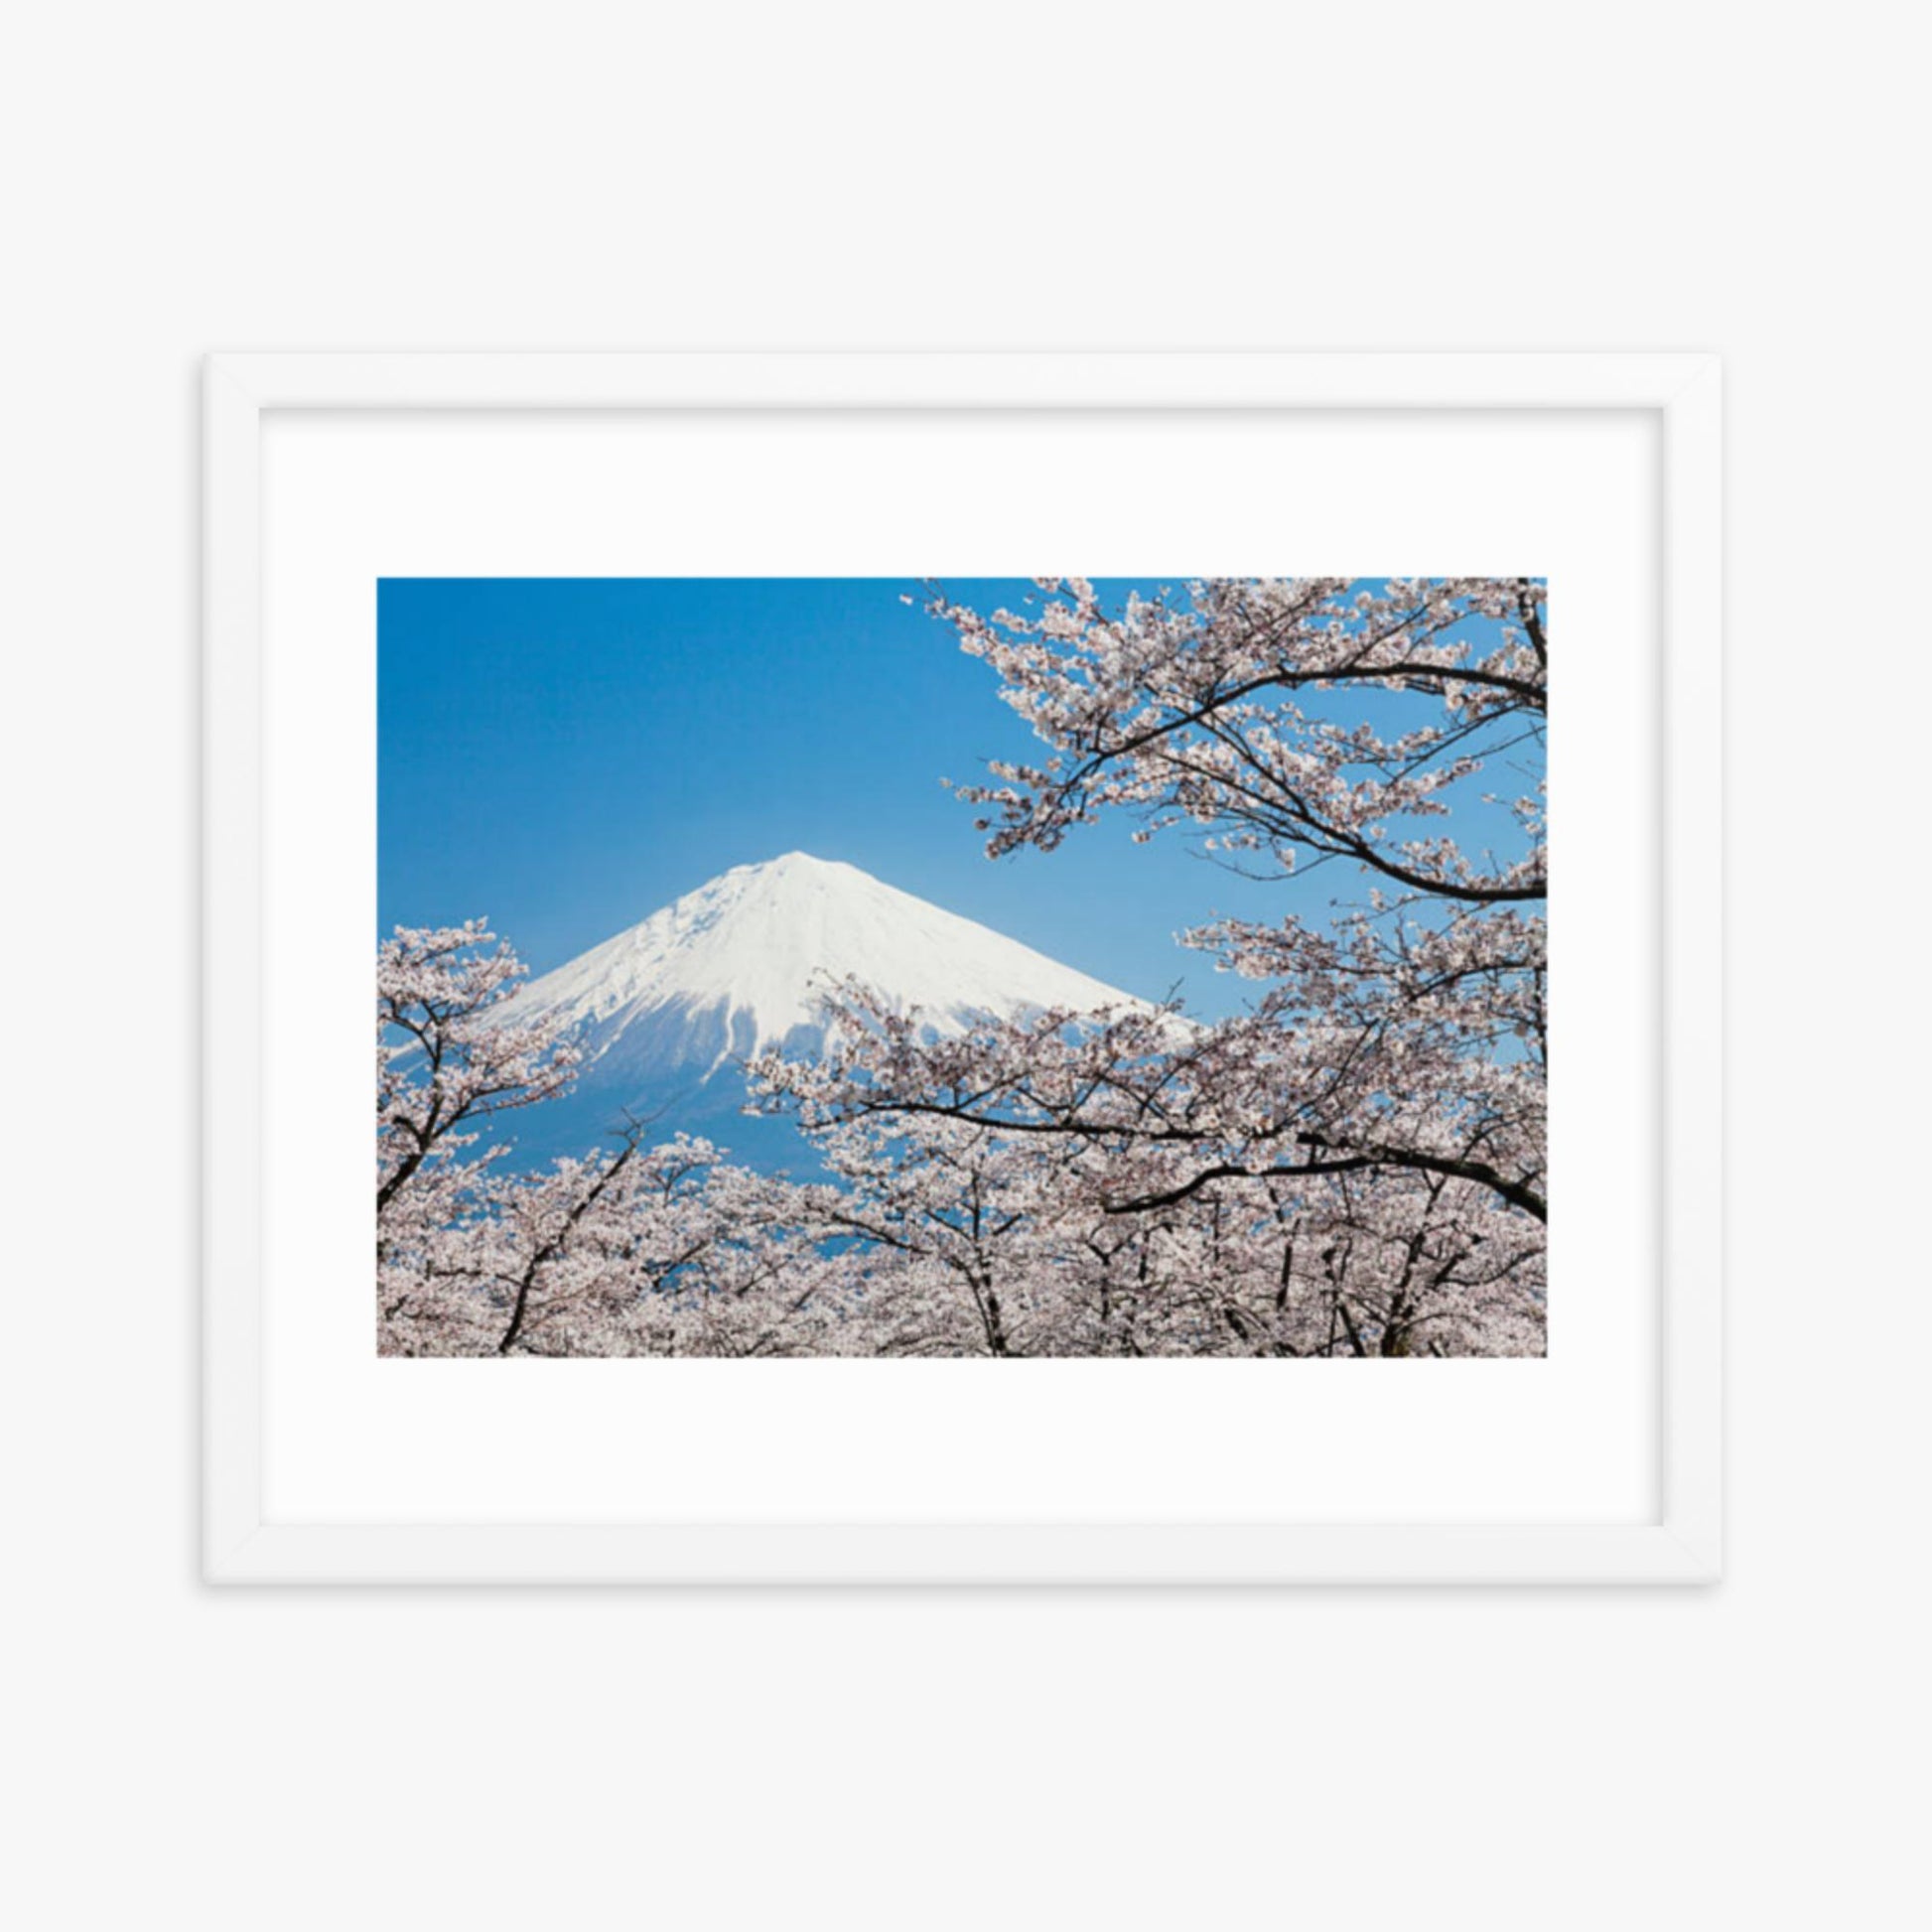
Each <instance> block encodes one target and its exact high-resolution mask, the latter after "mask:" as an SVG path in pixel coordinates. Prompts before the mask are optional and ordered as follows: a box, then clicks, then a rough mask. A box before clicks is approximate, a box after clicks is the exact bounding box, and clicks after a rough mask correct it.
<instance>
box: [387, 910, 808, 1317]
mask: <svg viewBox="0 0 1932 1932" xmlns="http://www.w3.org/2000/svg"><path fill="white" fill-rule="evenodd" d="M494 941H495V935H494V934H493V933H491V932H490V931H488V930H487V928H486V926H485V924H484V922H483V921H482V920H471V921H469V922H468V923H466V924H464V925H461V926H450V927H439V928H407V927H403V928H398V929H397V931H396V932H395V934H394V935H393V937H391V938H390V939H389V940H387V941H385V942H384V943H383V945H382V947H381V948H380V950H379V951H378V954H377V962H376V1287H377V1304H376V1308H377V1333H378V1347H379V1349H380V1350H381V1351H382V1352H384V1353H387V1354H406V1355H452V1354H454V1355H483V1354H497V1355H507V1354H517V1353H522V1354H593V1355H595V1354H633V1353H680V1352H701V1353H733V1354H753V1353H759V1352H770V1351H772V1350H774V1349H778V1348H780V1347H784V1348H794V1347H800V1346H803V1338H804V1336H805V1335H806V1334H807V1332H808V1331H809V1330H811V1329H812V1328H813V1327H814V1325H815V1324H819V1323H820V1320H821V1317H820V1307H821V1297H820V1293H819V1291H820V1288H821V1286H823V1285H824V1284H823V1283H822V1281H821V1277H822V1274H823V1270H822V1269H821V1268H820V1267H819V1265H818V1264H819V1257H818V1254H817V1251H816V1249H815V1247H814V1245H813V1244H814V1240H815V1238H816V1235H817V1232H818V1226H819V1224H818V1222H817V1221H816V1220H815V1219H814V1218H812V1216H811V1215H810V1213H809V1212H808V1211H807V1210H808V1208H809V1206H810V1202H811V1195H810V1193H809V1190H806V1189H801V1188H797V1187H794V1186H792V1185H791V1184H790V1183H787V1182H784V1181H780V1180H775V1179H766V1178H763V1177H761V1176H759V1175H755V1174H749V1173H744V1172H743V1171H741V1170H737V1169H733V1168H731V1167H729V1166H728V1165H726V1164H725V1163H724V1162H723V1161H722V1159H721V1157H720V1155H719V1152H718V1150H717V1149H716V1148H715V1147H713V1146H712V1145H711V1144H710V1143H709V1142H705V1141H697V1140H691V1139H688V1138H687V1137H685V1136H682V1135H680V1136H678V1137H677V1138H676V1139H674V1140H672V1141H670V1142H668V1143H665V1144H663V1145H659V1146H655V1147H651V1146H647V1145H645V1142H644V1128H643V1126H642V1125H641V1124H637V1123H633V1124H631V1125H630V1126H628V1127H627V1128H626V1129H625V1130H624V1131H622V1132H621V1134H619V1135H618V1136H617V1137H616V1141H615V1145H612V1146H609V1147H606V1148H604V1149H601V1150H594V1151H591V1152H589V1153H586V1154H585V1155H582V1156H579V1157H572V1158H569V1159H565V1160H560V1161H557V1162H555V1163H553V1164H552V1165H551V1166H550V1167H549V1168H547V1169H544V1170H542V1171H538V1172H534V1173H531V1172H515V1171H514V1159H513V1154H512V1151H511V1148H510V1147H509V1145H508V1144H507V1143H504V1142H502V1141H498V1142H497V1143H496V1144H495V1145H493V1146H491V1147H489V1148H487V1149H481V1150H480V1142H481V1140H482V1138H483V1127H484V1125H485V1123H488V1122H490V1121H491V1120H493V1119H494V1118H495V1117H496V1116H499V1115H502V1114H506V1113H508V1112H510V1111H512V1110H514V1109H518V1108H524V1107H530V1106H534V1105H537V1104H540V1103H541V1102H542V1101H544V1100H547V1099H550V1098H552V1097H554V1096H556V1095H558V1094H561V1093H563V1092H565V1091H567V1090H568V1088H569V1086H570V1084H571V1082H572V1080H573V1079H574V1078H575V1076H576V1070H577V1064H578V1054H577V1050H576V1048H575V1047H574V1046H573V1045H572V1044H571V1042H570V1040H569V1038H568V1037H567V1036H566V1035H565V1032H564V1030H563V1029H562V1027H561V1026H560V1025H559V1024H557V1023H555V1022H548V1021H545V1022H537V1023H526V1022H523V1021H521V1020H519V1019H518V1018H516V1017H515V1015H514V1014H513V1013H506V1012H505V1011H504V1010H503V1009H504V1005H505V1002H506V1001H507V1000H508V998H509V996H510V994H511V993H512V992H513V991H514V988H515V985H516V982H517V981H518V980H519V979H520V978H521V977H522V975H523V968H522V966H521V964H520V962H519V961H518V960H517V958H516V956H515V954H514V953H513V952H512V951H511V950H510V948H509V947H508V946H507V945H502V944H494ZM492 946H493V950H492Z"/></svg>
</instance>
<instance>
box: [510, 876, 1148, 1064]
mask: <svg viewBox="0 0 1932 1932" xmlns="http://www.w3.org/2000/svg"><path fill="white" fill-rule="evenodd" d="M847 975H851V976H853V977H856V978H858V979H861V980H864V981H865V982H866V983H867V984H868V985H870V986H873V987H875V988H877V989H878V990H879V991H880V992H881V993H883V994H885V995H886V996H887V997H888V998H889V999H891V1000H892V1002H893V1003H894V1005H895V1006H896V1007H897V1010H898V1011H900V1012H904V1011H906V1010H907V1009H909V1008H913V1007H916V1008H918V1009H919V1012H920V1016H921V1019H922V1020H923V1022H924V1023H925V1025H926V1026H927V1027H928V1028H929V1029H930V1030H931V1032H932V1033H933V1034H934V1035H938V1036H940V1037H946V1036H949V1035H955V1034H958V1033H961V1032H963V1031H964V1030H965V1028H966V1027H967V1026H968V1025H969V1024H970V1022H971V1020H972V1019H973V1017H974V1016H976V1015H980V1016H983V1015H986V1014H995V1015H1000V1016H1006V1015H1011V1014H1015V1013H1021V1012H1026V1011H1030V1010H1038V1009H1041V1008H1046V1007H1065V1008H1070V1009H1073V1010H1075V1011H1078V1012H1088V1011H1091V1010H1093V1009H1095V1008H1098V1007H1123V1006H1126V1007H1138V1006H1140V1005H1141V1004H1142V1003H1141V1002H1140V1001H1137V1000H1134V999H1133V998H1131V997H1130V996H1129V995H1128V994H1125V993H1122V992H1120V991H1119V990H1118V989H1116V988H1114V987H1111V986H1107V985H1104V984H1103V983H1102V982H1101V981H1099V980H1096V979H1090V978H1088V977H1087V975H1086V974H1084V973H1077V972H1075V971H1073V970H1072V968H1071V967H1067V966H1062V965H1060V964H1059V963H1058V962H1057V961H1055V960H1051V959H1048V958H1046V957H1045V956H1044V955H1043V954H1041V953H1036V952H1035V951H1034V950H1033V949H1032V947H1030V946H1023V945H1021V944H1020V943H1019V942H1018V941H1016V940H1013V939H1008V938H1005V937H1004V936H1002V935H1001V934H1000V933H997V932H993V931H990V930H989V929H988V928H987V927H985V926H983V925H977V924H975V923H974V922H973V921H972V920H971V919H962V918H960V917H958V916H957V915H956V914H954V913H951V912H946V911H942V910H941V909H940V908H939V907H938V906H936V905H933V904H930V903H928V902H927V901H926V900H925V899H921V898H915V897H912V895H911V894H910V893H901V892H898V891H897V890H896V889H895V888H893V887H891V886H887V885H883V884H881V882H880V881H878V880H877V879H874V878H873V877H872V876H871V875H870V874H868V873H864V872H861V871H860V870H859V869H858V867H856V866H849V865H844V864H842V863H839V862H838V861H835V860H826V859H813V858H810V857H808V856H807V855H806V854H804V853H802V852H791V853H787V854H786V855H785V856H784V857H783V858H781V859H772V860H770V861H768V862H766V863H765V864H763V865H757V866H737V867H734V868H733V869H732V870H731V871H730V872H728V873H725V874H723V875H722V876H721V877H719V878H717V879H714V880H712V881H711V882H710V883H709V884H708V885H705V886H700V887H699V888H698V890H697V891H696V892H694V893H687V894H686V895H685V896H684V897H682V898H680V899H678V900H676V901H675V902H674V903H673V904H670V905H667V906H665V907H664V908H663V909H662V910H661V911H658V912H654V913H652V914H651V916H650V917H649V918H647V919H646V920H644V921H643V923H642V924H641V925H635V926H632V927H631V928H630V929H629V930H628V931H627V932H620V933H619V934H618V935H617V936H616V937H615V938H612V939H607V940H606V941H605V942H604V943H603V944H602V945H601V946H594V947H593V948H592V949H591V950H590V951H589V952H587V953H584V954H582V955H580V956H579V957H578V958H576V959H574V960H572V961H571V962H570V963H569V964H568V965H566V966H560V967H558V968H557V970H556V971H555V972H552V973H546V974H545V975H544V976H543V977H542V978H541V979H537V980H532V981H531V982H530V983H529V984H528V985H527V986H525V987H523V988H522V989H521V990H520V991H519V992H518V993H517V994H516V996H515V998H514V1000H513V1001H512V1002H510V1003H508V1004H507V1005H506V1007H505V1009H504V1011H505V1014H506V1016H507V1015H514V1016H515V1017H518V1018H525V1019H528V1018H535V1017H537V1016H540V1015H541V1016H546V1017H555V1018H560V1019H563V1020H565V1021H567V1022H569V1023H571V1024H572V1025H580V1026H581V1028H582V1031H581V1032H580V1034H579V1035H578V1037H579V1040H580V1042H581V1044H582V1045H583V1047H584V1050H585V1067H584V1072H583V1075H582V1080H581V1084H582V1085H584V1086H585V1087H589V1088H592V1089H594V1090H595V1089H607V1088H610V1087H613V1086H617V1085H621V1086H623V1087H625V1088H627V1089H632V1090H634V1091H635V1095H636V1096H637V1097H639V1098H645V1097H655V1098H662V1099H668V1098H670V1097H671V1096H673V1095H674V1094H677V1093H680V1092H683V1093H688V1092H690V1091H691V1089H692V1088H693V1087H694V1086H697V1085H702V1084H704V1083H706V1082H709V1081H710V1080H711V1079H712V1078H713V1076H714V1075H717V1074H719V1073H721V1072H723V1071H725V1070H726V1069H728V1068H730V1069H732V1070H733V1071H734V1073H735V1070H736V1069H735V1067H734V1064H733V1063H734V1062H735V1061H736V1060H738V1059H740V1058H742V1057H744V1056H745V1055H747V1054H750V1053H753V1052H757V1051H759V1050H762V1049H765V1048H768V1047H774V1046H776V1047H783V1048H785V1049H786V1050H790V1051H803V1052H809V1051H811V1050H812V1049H813V1048H814V1046H816V1045H817V1044H818V1043H819V1039H820V1033H819V1028H818V1024H817V1020H816V1015H815V1002H816V999H817V997H818V995H819V993H820V992H822V991H823V990H824V988H825V987H826V985H827V983H828V982H830V981H836V980H839V979H842V978H844V977H846V976H847ZM720 1084H721V1085H724V1086H731V1087H737V1088H738V1090H739V1092H740V1093H741V1094H742V1086H740V1084H739V1083H738V1082H737V1081H736V1079H733V1080H731V1081H727V1082H721V1083H720Z"/></svg>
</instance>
